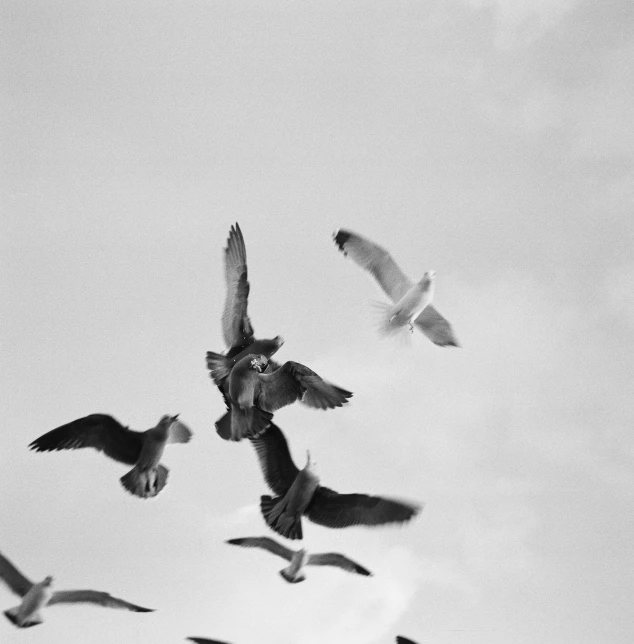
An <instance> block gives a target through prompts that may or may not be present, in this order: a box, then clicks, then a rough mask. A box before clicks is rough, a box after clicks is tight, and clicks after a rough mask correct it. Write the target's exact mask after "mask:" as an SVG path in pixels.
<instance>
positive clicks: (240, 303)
mask: <svg viewBox="0 0 634 644" xmlns="http://www.w3.org/2000/svg"><path fill="white" fill-rule="evenodd" d="M225 282H226V285H227V295H226V298H225V308H224V311H223V313H222V335H223V337H224V340H225V343H226V344H227V346H228V347H230V348H231V347H236V346H242V345H245V346H246V345H247V344H249V343H250V342H251V340H252V339H253V327H252V326H251V320H250V319H249V316H248V315H247V305H248V299H249V281H248V279H247V250H246V247H245V245H244V237H243V236H242V231H241V230H240V226H238V224H237V222H236V225H235V226H231V230H230V231H229V237H228V238H227V247H226V248H225Z"/></svg>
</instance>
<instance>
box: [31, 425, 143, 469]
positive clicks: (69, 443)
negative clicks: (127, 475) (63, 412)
mask: <svg viewBox="0 0 634 644" xmlns="http://www.w3.org/2000/svg"><path fill="white" fill-rule="evenodd" d="M143 433H144V432H135V431H133V430H131V429H128V428H127V427H124V426H123V425H122V424H121V423H119V422H118V421H117V420H115V419H114V418H113V417H112V416H108V415H107V414H91V415H90V416H85V417H84V418H78V419H77V420H74V421H72V422H70V423H67V424H66V425H61V426H60V427H56V428H55V429H52V430H51V431H50V432H47V433H46V434H43V435H42V436H40V437H39V438H36V439H35V440H34V441H33V442H32V443H31V444H30V445H29V447H30V448H31V449H34V450H36V451H38V452H51V451H54V450H62V449H80V448H82V447H93V448H94V449H96V450H98V451H100V452H103V453H104V454H106V455H107V456H109V457H110V458H112V459H114V460H115V461H120V462H121V463H127V464H129V465H134V464H135V463H136V462H137V459H138V458H139V454H140V453H141V448H142V447H143V438H142V437H143Z"/></svg>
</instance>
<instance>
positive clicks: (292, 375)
mask: <svg viewBox="0 0 634 644" xmlns="http://www.w3.org/2000/svg"><path fill="white" fill-rule="evenodd" d="M268 362H269V361H268V358H267V357H266V356H265V355H251V354H249V355H247V356H245V357H244V358H242V359H240V360H239V361H238V362H237V363H236V365H235V366H234V367H233V369H232V370H231V375H230V377H229V391H228V394H227V400H228V401H229V410H228V411H227V413H226V414H224V416H222V417H221V418H220V419H219V420H218V421H217V422H216V430H217V432H218V434H219V435H220V436H221V437H222V438H225V439H231V440H234V441H239V440H241V439H242V438H245V437H248V438H252V437H254V436H258V435H259V434H261V433H262V432H263V431H265V430H266V428H267V427H268V426H269V424H270V422H271V418H273V412H275V411H277V410H278V409H280V408H281V407H285V406H286V405H290V404H292V403H294V402H295V401H296V400H301V401H302V402H303V403H304V404H305V405H308V406H309V407H313V408H315V409H334V408H335V407H341V406H342V405H343V404H345V403H346V402H348V398H350V397H351V396H352V393H351V392H350V391H347V390H346V389H342V388H341V387H337V386H336V385H333V384H332V383H330V382H328V381H326V380H323V379H322V378H321V376H319V375H317V374H316V373H315V372H314V371H313V370H312V369H309V368H308V367H305V366H304V365H302V364H300V363H299V362H292V361H287V362H285V363H284V364H283V365H282V366H281V367H279V368H278V369H276V370H275V371H272V372H270V373H267V372H266V367H267V365H268Z"/></svg>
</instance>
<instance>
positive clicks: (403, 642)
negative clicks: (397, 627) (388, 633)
mask: <svg viewBox="0 0 634 644" xmlns="http://www.w3.org/2000/svg"><path fill="white" fill-rule="evenodd" d="M396 644H416V642H415V641H414V640H410V639H407V637H403V636H402V635H397V636H396Z"/></svg>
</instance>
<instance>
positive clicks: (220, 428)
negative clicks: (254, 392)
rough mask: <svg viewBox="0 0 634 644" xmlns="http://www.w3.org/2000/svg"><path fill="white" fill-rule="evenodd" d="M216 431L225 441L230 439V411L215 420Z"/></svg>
mask: <svg viewBox="0 0 634 644" xmlns="http://www.w3.org/2000/svg"><path fill="white" fill-rule="evenodd" d="M216 433H217V434H218V436H220V438H223V439H224V440H226V441H230V440H232V439H231V411H228V412H227V413H226V414H225V415H224V416H222V417H221V418H219V419H218V420H217V421H216Z"/></svg>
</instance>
